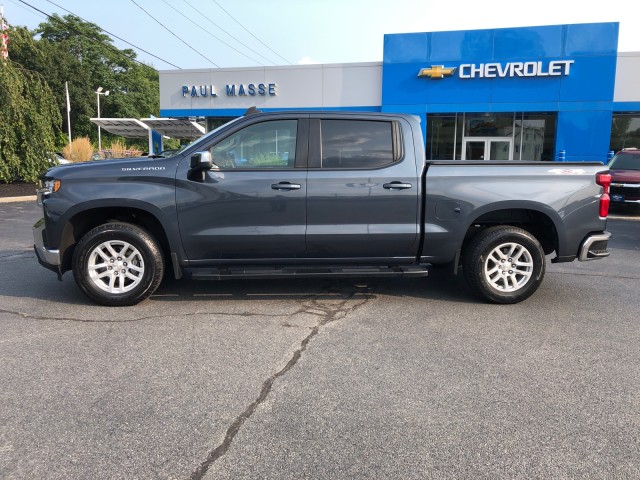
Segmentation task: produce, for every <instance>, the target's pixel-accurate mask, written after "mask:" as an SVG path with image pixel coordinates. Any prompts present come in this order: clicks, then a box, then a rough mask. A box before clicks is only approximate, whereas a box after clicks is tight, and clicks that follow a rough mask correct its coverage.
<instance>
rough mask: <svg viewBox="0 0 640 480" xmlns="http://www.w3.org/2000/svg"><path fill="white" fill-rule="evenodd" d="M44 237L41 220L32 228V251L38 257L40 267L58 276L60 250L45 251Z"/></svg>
mask: <svg viewBox="0 0 640 480" xmlns="http://www.w3.org/2000/svg"><path fill="white" fill-rule="evenodd" d="M45 235H46V230H45V224H44V218H41V219H40V220H38V221H37V222H36V224H35V225H34V226H33V249H34V250H35V252H36V255H37V256H38V262H40V265H42V266H43V267H46V268H48V269H49V270H53V271H54V272H56V273H57V274H58V275H60V264H61V262H60V250H49V249H47V248H46V247H45Z"/></svg>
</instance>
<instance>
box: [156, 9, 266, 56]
mask: <svg viewBox="0 0 640 480" xmlns="http://www.w3.org/2000/svg"><path fill="white" fill-rule="evenodd" d="M162 1H163V2H164V3H166V4H167V5H169V7H171V8H172V9H174V10H175V11H176V12H178V13H179V14H180V15H182V16H183V17H184V18H186V19H187V20H189V21H190V22H191V23H193V24H194V25H196V26H197V27H199V28H202V30H204V31H205V32H207V33H208V34H209V35H211V36H212V37H213V38H215V39H216V40H219V41H220V42H222V43H224V44H225V45H226V46H227V47H229V48H231V49H233V50H235V51H236V52H238V53H239V54H240V55H243V56H245V57H247V58H248V59H250V60H253V61H254V62H256V63H257V64H258V65H264V64H263V63H262V62H260V61H258V60H256V59H255V58H252V57H250V56H249V55H245V54H244V53H242V52H241V51H240V50H238V49H237V48H235V47H234V46H233V45H229V44H228V43H227V42H225V41H224V40H222V39H221V38H218V37H216V36H215V35H214V34H212V33H211V32H209V30H207V29H206V28H203V27H202V26H200V25H198V24H197V23H195V22H194V21H193V20H191V19H190V18H189V17H187V16H186V15H185V14H184V13H182V12H181V11H180V10H178V9H177V8H175V7H174V6H173V5H171V4H170V3H168V2H167V1H166V0H162ZM184 3H186V4H187V5H189V6H190V7H191V8H192V9H193V10H195V11H196V12H197V13H198V14H200V15H202V13H201V12H199V11H198V10H197V9H196V8H195V7H194V6H193V5H191V4H190V3H189V2H188V1H187V0H184ZM202 16H203V18H204V19H205V20H206V21H207V22H209V23H210V24H211V25H213V26H215V27H217V28H219V29H220V30H222V31H223V32H224V33H226V34H227V35H229V36H230V37H231V38H233V39H234V40H235V41H236V42H238V43H239V44H240V45H242V46H243V47H245V48H246V49H247V50H251V51H252V52H253V53H255V54H256V55H258V56H259V57H261V58H264V59H265V60H266V61H267V62H269V63H273V64H274V65H275V62H273V61H271V60H269V59H268V58H267V57H265V56H264V55H262V54H260V53H259V52H256V51H255V50H254V49H253V48H251V47H250V46H249V45H246V44H244V43H242V42H241V41H240V40H238V39H237V38H236V37H234V36H233V35H232V34H230V33H229V32H227V31H226V30H225V29H224V28H222V27H221V26H220V25H218V24H217V23H215V22H213V21H212V20H211V19H209V18H208V17H206V16H204V15H202Z"/></svg>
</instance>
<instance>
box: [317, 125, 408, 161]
mask: <svg viewBox="0 0 640 480" xmlns="http://www.w3.org/2000/svg"><path fill="white" fill-rule="evenodd" d="M320 128H321V136H322V157H321V158H322V168H346V169H356V168H368V169H370V168H378V167H382V166H385V165H389V164H390V163H393V162H394V161H395V160H396V159H397V157H398V156H397V155H394V148H393V146H394V141H393V139H394V128H393V123H392V122H384V121H383V122H381V121H368V120H322V122H321V127H320Z"/></svg>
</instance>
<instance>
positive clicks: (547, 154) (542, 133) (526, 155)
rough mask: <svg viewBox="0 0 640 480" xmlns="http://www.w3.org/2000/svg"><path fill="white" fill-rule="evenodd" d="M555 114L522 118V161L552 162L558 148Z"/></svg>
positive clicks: (529, 115)
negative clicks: (556, 147)
mask: <svg viewBox="0 0 640 480" xmlns="http://www.w3.org/2000/svg"><path fill="white" fill-rule="evenodd" d="M556 123H557V116H556V115H555V114H549V115H540V114H530V113H525V114H524V115H523V116H522V140H521V143H520V145H521V154H520V159H521V160H529V161H531V160H533V161H535V162H540V161H542V162H551V161H553V160H554V158H553V155H554V151H555V146H556Z"/></svg>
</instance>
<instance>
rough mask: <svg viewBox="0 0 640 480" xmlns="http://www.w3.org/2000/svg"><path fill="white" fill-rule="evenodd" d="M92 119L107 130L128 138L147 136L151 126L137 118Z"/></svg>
mask: <svg viewBox="0 0 640 480" xmlns="http://www.w3.org/2000/svg"><path fill="white" fill-rule="evenodd" d="M91 121H92V122H93V123H95V124H96V125H98V126H100V127H101V128H104V129H105V130H106V131H107V132H109V133H113V134H114V135H119V136H121V137H126V138H147V137H148V136H149V127H148V126H147V125H145V124H144V123H142V122H141V121H140V120H138V119H136V118H92V119H91Z"/></svg>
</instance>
